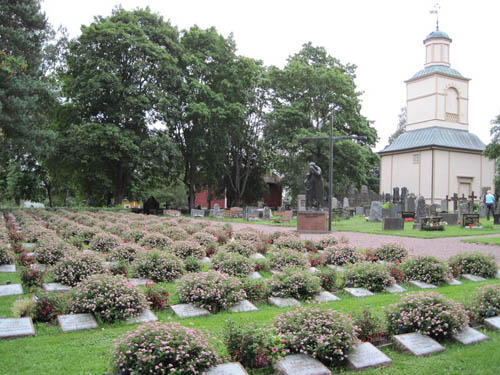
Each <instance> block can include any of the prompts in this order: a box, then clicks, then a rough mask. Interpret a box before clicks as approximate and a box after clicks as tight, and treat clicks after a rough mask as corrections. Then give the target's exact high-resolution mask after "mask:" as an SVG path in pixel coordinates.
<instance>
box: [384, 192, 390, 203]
mask: <svg viewBox="0 0 500 375" xmlns="http://www.w3.org/2000/svg"><path fill="white" fill-rule="evenodd" d="M390 201H391V194H389V193H385V195H384V202H390Z"/></svg>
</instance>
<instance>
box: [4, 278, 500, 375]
mask: <svg viewBox="0 0 500 375" xmlns="http://www.w3.org/2000/svg"><path fill="white" fill-rule="evenodd" d="M6 280H10V281H11V282H13V283H17V282H19V281H20V280H19V277H18V275H16V274H0V283H2V284H3V283H5V281H6ZM487 283H489V284H498V283H500V280H498V279H492V280H489V281H488V282H487ZM484 284H485V283H472V282H467V281H463V285H460V286H443V287H440V288H439V289H437V290H436V291H437V292H438V293H441V294H443V295H445V296H447V297H450V298H453V299H454V300H456V301H459V302H465V301H467V300H468V299H469V296H470V295H471V293H472V292H473V291H474V289H476V288H477V287H479V286H481V285H484ZM167 285H168V287H169V290H170V291H171V298H170V302H171V303H176V302H177V301H178V297H177V295H176V291H175V284H173V283H169V284H167ZM408 290H409V291H416V290H417V289H416V288H414V287H409V288H408ZM25 292H26V294H25V296H29V291H28V290H25ZM336 295H337V296H339V297H340V298H341V300H340V301H336V302H331V303H327V304H322V305H315V306H320V307H321V308H323V309H335V310H339V311H342V312H344V313H346V314H347V313H351V314H356V313H359V312H361V311H363V310H364V309H369V310H371V311H372V312H374V313H375V314H378V315H383V307H385V306H388V305H389V304H391V303H394V302H397V301H398V300H399V299H400V298H401V295H391V294H387V293H379V294H377V295H375V296H372V297H366V298H361V299H356V298H352V297H350V296H348V295H346V294H344V293H343V292H342V291H338V292H337V293H336ZM16 298H17V296H9V297H0V316H2V317H12V313H11V311H10V308H11V306H12V304H13V302H14V301H15V300H16ZM303 305H308V304H306V303H303ZM257 307H258V308H259V311H254V312H248V313H225V312H223V313H219V314H217V315H211V316H208V317H198V318H193V319H184V320H182V319H178V318H176V317H175V316H174V315H173V314H172V313H171V312H158V313H157V316H158V318H159V319H160V320H161V321H179V322H180V323H181V324H183V325H185V326H189V327H194V328H198V329H201V330H204V331H205V332H207V333H209V334H210V335H212V336H214V337H216V338H219V339H220V338H221V333H222V331H223V328H224V324H225V321H226V320H227V319H233V320H235V321H237V322H242V323H244V322H248V321H252V322H256V323H259V324H271V322H272V321H273V319H274V318H275V317H276V316H277V315H278V314H281V313H283V312H285V311H286V310H287V309H278V308H274V307H271V306H269V305H267V304H265V303H261V304H257ZM136 326H137V325H125V324H123V323H117V324H102V323H100V324H99V328H98V329H96V330H91V331H81V332H73V333H63V332H62V331H61V330H60V329H59V327H58V326H56V325H47V324H41V323H38V324H35V330H36V336H35V337H29V338H20V339H14V340H1V341H0V374H2V375H14V374H15V375H24V374H26V375H27V374H36V375H38V374H54V375H63V374H64V375H72V374H78V375H80V374H103V373H104V372H106V371H108V370H109V369H110V366H109V363H110V359H111V351H112V347H113V343H114V342H115V341H116V340H117V339H118V338H119V337H120V336H122V335H123V334H124V333H125V332H127V331H130V330H133V329H134V328H135V327H136ZM487 334H488V335H489V336H490V337H491V339H490V340H489V341H488V342H486V343H481V344H477V345H475V346H472V347H464V346H462V345H460V344H455V343H452V342H446V343H445V344H444V345H445V346H446V350H445V351H444V352H443V353H441V354H438V355H435V356H431V357H428V358H415V357H412V356H410V355H408V354H403V353H399V352H397V351H395V350H394V348H393V347H392V346H391V345H389V346H386V347H383V348H382V350H383V351H384V352H385V353H386V354H387V355H388V356H389V357H390V358H392V360H393V364H392V365H391V366H390V367H388V368H385V369H374V370H370V371H365V372H363V373H364V374H405V375H406V374H429V375H431V374H432V375H434V374H438V373H439V374H457V375H458V374H491V375H493V374H499V373H500V356H499V355H498V347H499V345H500V333H495V332H487ZM214 342H215V344H216V346H217V348H218V350H219V353H220V354H221V355H222V356H225V355H226V352H225V348H224V346H223V345H222V343H221V342H220V341H217V340H214ZM335 372H344V373H347V374H351V373H352V374H354V372H350V371H347V370H346V369H345V368H339V369H335V371H334V373H335ZM268 373H269V372H265V371H262V370H259V371H253V372H250V374H254V375H257V374H262V375H263V374H268Z"/></svg>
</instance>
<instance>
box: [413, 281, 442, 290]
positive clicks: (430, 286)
mask: <svg viewBox="0 0 500 375" xmlns="http://www.w3.org/2000/svg"><path fill="white" fill-rule="evenodd" d="M409 284H410V285H413V286H416V287H417V288H420V289H435V288H437V286H435V285H433V284H428V283H424V282H423V281H418V280H410V282H409Z"/></svg>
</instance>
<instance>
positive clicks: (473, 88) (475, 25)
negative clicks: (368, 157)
mask: <svg viewBox="0 0 500 375" xmlns="http://www.w3.org/2000/svg"><path fill="white" fill-rule="evenodd" d="M435 3H436V1H435V0H434V1H429V0H418V1H417V0H391V1H382V0H380V1H374V0H342V1H340V0H329V1H327V0H323V1H321V0H308V1H306V0H302V1H296V0H265V1H263V0H253V1H240V0H121V1H119V0H84V1H67V0H42V9H43V11H44V12H45V13H46V15H47V17H48V19H49V22H50V23H51V24H52V25H53V26H54V27H55V28H57V27H58V26H59V25H62V26H64V27H66V28H67V30H68V32H69V34H70V36H71V37H77V36H78V35H79V34H80V26H81V25H82V24H84V25H88V24H90V23H91V22H92V21H93V17H94V16H96V15H102V16H109V15H110V14H111V10H112V9H113V8H114V7H115V6H116V5H119V4H121V5H122V6H123V7H124V8H125V9H128V10H130V9H135V8H137V7H146V6H149V7H150V8H151V10H152V11H154V12H157V13H159V14H161V15H162V16H163V17H164V18H165V19H167V20H170V22H171V23H172V24H173V25H175V26H177V27H178V29H179V30H183V29H188V28H189V27H191V26H193V25H198V26H200V27H202V28H208V27H211V26H214V27H215V28H216V29H217V30H218V32H219V33H221V34H222V35H224V36H227V35H229V33H233V35H234V39H235V41H236V45H237V48H238V53H239V54H240V55H245V56H248V57H253V58H256V59H260V60H262V61H263V62H264V64H265V65H276V66H279V67H283V66H284V65H285V63H286V59H287V58H288V57H289V56H290V55H293V54H295V53H297V52H298V51H299V50H300V49H301V46H302V45H303V44H304V43H307V42H309V41H310V42H312V44H313V45H315V46H322V47H325V48H326V50H327V51H328V53H329V54H330V55H332V56H334V57H336V58H338V59H339V60H340V61H341V62H342V63H344V64H345V63H352V64H355V65H357V66H358V69H357V79H356V84H357V87H358V90H360V91H362V92H363V95H362V113H363V114H364V115H365V116H366V117H368V119H370V120H372V121H374V126H375V128H376V129H377V131H378V136H379V142H378V143H377V147H376V150H380V149H382V148H384V147H385V146H386V145H387V138H388V137H389V136H390V135H391V134H392V133H393V132H394V130H395V129H396V125H397V122H398V114H399V112H400V108H401V107H403V106H405V105H406V85H405V83H404V81H405V80H407V79H409V78H411V77H412V76H413V74H415V73H416V72H417V71H419V70H420V69H422V68H423V67H424V46H423V43H422V42H423V40H424V38H425V37H426V35H427V34H429V33H430V32H431V31H433V30H434V29H435V27H436V17H435V16H434V15H432V14H430V13H429V11H430V10H432V9H433V7H434V4H435ZM440 6H441V9H440V14H439V25H440V30H442V31H444V32H446V33H448V35H449V36H450V37H451V39H452V40H453V42H452V45H451V52H450V62H451V66H452V68H455V69H457V70H458V71H459V72H460V73H462V75H463V76H465V77H467V78H471V79H472V80H471V81H470V94H469V126H470V127H469V130H470V131H471V132H472V133H475V134H477V135H478V136H479V137H480V138H481V139H482V140H483V142H485V143H486V144H487V143H489V141H490V133H489V131H490V127H491V124H490V121H491V120H492V119H493V118H495V117H496V116H497V115H498V114H499V113H500V100H499V95H498V93H499V92H500V74H499V72H498V69H499V60H500V59H499V56H500V48H499V46H498V40H499V36H500V31H499V22H498V16H499V14H500V1H498V0H483V1H479V0H478V1H474V2H473V1H470V0H442V1H440Z"/></svg>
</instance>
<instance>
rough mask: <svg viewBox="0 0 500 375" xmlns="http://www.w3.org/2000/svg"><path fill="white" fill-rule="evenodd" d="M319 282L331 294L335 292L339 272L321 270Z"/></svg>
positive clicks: (326, 269)
mask: <svg viewBox="0 0 500 375" xmlns="http://www.w3.org/2000/svg"><path fill="white" fill-rule="evenodd" d="M317 276H318V277H319V281H320V283H321V287H322V288H323V289H325V290H328V291H329V292H331V291H333V290H335V286H336V281H337V272H335V270H332V269H331V268H321V269H320V270H319V274H318V275H317Z"/></svg>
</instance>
